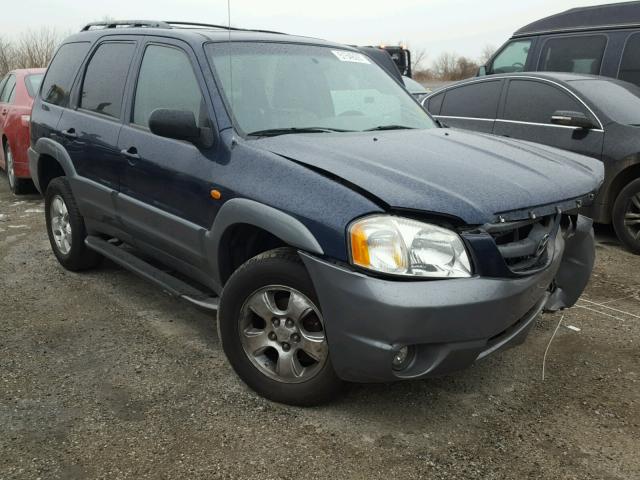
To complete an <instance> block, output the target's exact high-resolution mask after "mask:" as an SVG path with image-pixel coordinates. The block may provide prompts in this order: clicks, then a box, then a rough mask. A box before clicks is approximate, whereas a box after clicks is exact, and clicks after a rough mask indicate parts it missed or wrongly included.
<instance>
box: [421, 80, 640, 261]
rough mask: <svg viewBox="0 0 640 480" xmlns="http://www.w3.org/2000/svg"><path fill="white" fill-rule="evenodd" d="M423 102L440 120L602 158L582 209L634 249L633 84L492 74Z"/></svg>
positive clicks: (639, 170) (639, 125) (638, 123)
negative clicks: (593, 190) (601, 176)
mask: <svg viewBox="0 0 640 480" xmlns="http://www.w3.org/2000/svg"><path fill="white" fill-rule="evenodd" d="M423 102H424V105H425V107H426V108H427V110H429V112H430V113H431V114H432V115H434V116H435V117H436V118H438V119H439V120H441V121H443V122H445V123H446V124H447V125H448V126H451V127H458V128H464V129H469V130H475V131H479V132H485V133H493V134H495V135H502V136H505V137H512V138H519V139H522V140H529V141H532V142H537V143H542V144H545V145H551V146H554V147H557V148H562V149H565V150H571V151H574V152H576V153H581V154H583V155H589V156H591V157H594V158H597V159H599V160H602V161H603V162H604V165H605V172H606V177H605V183H604V185H603V186H602V189H601V190H600V193H599V194H598V196H597V198H596V200H595V202H594V204H593V205H592V206H591V207H589V209H587V210H585V212H584V213H585V214H586V215H588V216H590V217H592V218H593V219H594V221H596V222H598V223H613V226H614V227H615V230H616V233H617V234H618V237H619V238H620V240H621V241H622V242H623V243H624V244H625V245H626V246H627V247H628V248H629V249H630V250H632V251H633V252H635V253H640V180H639V179H640V88H639V87H637V86H635V85H633V84H631V83H627V82H621V81H619V80H613V79H608V78H605V77H596V76H593V75H578V74H568V73H523V74H510V75H493V76H490V77H485V78H482V79H472V80H467V81H464V82H461V83H457V84H455V85H452V86H449V87H446V88H444V89H442V90H439V91H437V92H435V93H433V94H432V95H430V96H428V97H427V98H426V99H425V100H424V101H423Z"/></svg>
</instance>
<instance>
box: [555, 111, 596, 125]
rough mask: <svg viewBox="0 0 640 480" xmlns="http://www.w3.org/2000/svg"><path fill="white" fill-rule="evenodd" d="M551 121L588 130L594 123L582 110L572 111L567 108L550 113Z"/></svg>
mask: <svg viewBox="0 0 640 480" xmlns="http://www.w3.org/2000/svg"><path fill="white" fill-rule="evenodd" d="M551 123H553V124H554V125H564V126H565V127H578V128H584V129H585V130H590V129H592V128H595V125H594V124H593V122H592V121H591V119H590V118H589V117H587V116H586V115H585V114H584V113H582V112H572V111H567V110H558V111H556V112H553V115H551Z"/></svg>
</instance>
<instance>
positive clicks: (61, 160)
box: [34, 138, 76, 195]
mask: <svg viewBox="0 0 640 480" xmlns="http://www.w3.org/2000/svg"><path fill="white" fill-rule="evenodd" d="M34 151H35V152H36V155H37V160H36V165H35V166H36V172H37V175H36V178H35V179H34V180H35V183H36V186H37V187H38V190H39V191H40V193H42V194H43V195H44V193H45V192H46V191H47V186H48V185H49V183H50V182H51V180H53V179H54V178H57V177H63V176H66V177H73V176H75V174H76V171H75V168H74V166H73V162H72V161H71V157H69V154H68V153H67V151H66V150H65V149H64V147H63V146H62V145H60V144H59V143H57V142H55V141H53V140H51V139H49V138H41V139H39V140H38V141H37V142H36V144H35V148H34Z"/></svg>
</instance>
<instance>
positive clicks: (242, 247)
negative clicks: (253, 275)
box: [218, 224, 287, 285]
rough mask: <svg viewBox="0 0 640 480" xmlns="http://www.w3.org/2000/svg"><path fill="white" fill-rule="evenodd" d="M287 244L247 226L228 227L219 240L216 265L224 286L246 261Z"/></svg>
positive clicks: (271, 235) (269, 234) (259, 229)
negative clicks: (218, 267)
mask: <svg viewBox="0 0 640 480" xmlns="http://www.w3.org/2000/svg"><path fill="white" fill-rule="evenodd" d="M286 246H287V244H286V243H285V242H284V241H282V240H281V239H280V238H278V237H276V236H275V235H273V234H271V233H269V232H267V231H266V230H263V229H262V228H259V227H256V226H254V225H249V224H238V225H233V226H232V227H230V228H229V229H228V230H227V231H226V232H225V233H224V235H223V236H222V238H221V240H220V247H219V250H218V252H219V253H218V265H219V266H220V280H221V281H222V284H223V285H224V284H225V283H227V280H229V277H231V275H232V274H233V272H235V271H236V269H237V268H238V267H240V266H241V265H242V264H243V263H244V262H246V261H247V260H249V259H251V258H253V257H255V256H256V255H260V254H261V253H264V252H266V251H269V250H273V249H274V248H278V247H286Z"/></svg>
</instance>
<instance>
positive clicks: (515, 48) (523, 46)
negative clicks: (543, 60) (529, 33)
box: [491, 40, 532, 73]
mask: <svg viewBox="0 0 640 480" xmlns="http://www.w3.org/2000/svg"><path fill="white" fill-rule="evenodd" d="M531 42H532V40H516V41H513V42H510V43H508V44H507V46H506V47H504V48H503V49H502V50H501V51H500V53H498V55H496V57H495V58H494V59H493V62H492V64H491V73H512V72H522V71H523V70H524V66H525V65H526V64H527V58H528V57H529V50H530V49H531Z"/></svg>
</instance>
